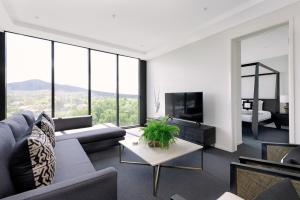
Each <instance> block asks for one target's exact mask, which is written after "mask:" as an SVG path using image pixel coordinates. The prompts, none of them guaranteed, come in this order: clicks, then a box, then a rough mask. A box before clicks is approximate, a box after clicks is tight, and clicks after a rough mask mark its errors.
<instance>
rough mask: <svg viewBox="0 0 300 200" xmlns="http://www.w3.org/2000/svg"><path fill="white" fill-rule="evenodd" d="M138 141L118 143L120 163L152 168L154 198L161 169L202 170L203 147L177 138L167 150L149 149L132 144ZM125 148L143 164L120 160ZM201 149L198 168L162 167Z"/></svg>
mask: <svg viewBox="0 0 300 200" xmlns="http://www.w3.org/2000/svg"><path fill="white" fill-rule="evenodd" d="M136 141H139V139H138V138H126V139H125V140H122V141H119V143H120V151H119V156H120V163H128V164H138V165H150V166H152V167H153V195H154V196H156V194H157V188H158V183H159V175H160V168H161V167H168V168H177V169H189V170H203V147H202V146H201V145H197V144H194V143H191V142H188V141H185V140H182V139H179V138H177V139H176V142H175V143H174V144H171V145H170V146H169V148H167V149H161V148H151V147H149V146H148V144H146V143H144V142H141V141H139V142H138V144H134V142H136ZM124 147H126V148H127V149H129V150H130V151H131V152H133V153H134V154H136V155H137V156H138V157H140V158H141V159H143V160H144V161H145V162H144V163H142V162H134V161H125V160H122V150H123V148H124ZM200 149H201V166H200V167H188V166H171V165H163V163H165V162H167V161H170V160H173V159H175V158H178V157H180V156H183V155H186V154H189V153H192V152H194V151H197V150H200Z"/></svg>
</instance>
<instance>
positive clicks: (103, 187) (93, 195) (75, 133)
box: [0, 111, 125, 200]
mask: <svg viewBox="0 0 300 200" xmlns="http://www.w3.org/2000/svg"><path fill="white" fill-rule="evenodd" d="M91 120H92V118H91V116H85V117H80V118H67V119H55V125H56V126H57V130H58V132H57V134H58V135H59V136H57V142H56V146H55V149H54V150H55V155H56V171H55V177H54V183H53V184H51V185H49V186H45V187H41V188H38V189H34V190H30V191H27V192H23V193H19V194H17V193H16V191H15V189H14V185H13V183H12V181H11V178H10V173H9V160H10V157H11V155H12V152H13V148H14V145H15V144H16V142H17V141H18V140H19V139H20V138H22V134H23V132H24V131H26V130H27V129H28V128H29V126H31V124H32V123H34V116H33V114H32V113H31V112H29V111H26V112H23V113H20V114H16V115H14V116H12V117H10V118H8V119H6V120H3V121H1V122H0V178H1V182H0V199H1V198H2V199H3V200H10V199H14V200H21V199H22V200H23V199H32V200H38V199H46V200H58V199H64V200H77V199H85V200H94V199H95V200H96V199H97V200H99V199H103V200H116V199H117V171H116V170H115V169H114V168H112V167H110V168H106V169H103V170H100V171H96V170H95V169H94V167H93V165H92V163H91V162H90V160H89V158H88V156H87V154H86V152H85V150H86V151H88V152H93V151H98V150H101V149H103V148H107V147H110V146H112V145H115V144H117V142H118V141H119V140H121V139H123V137H124V135H125V131H124V130H123V129H121V128H118V127H113V128H105V127H97V126H96V127H93V126H92V121H91ZM72 128H75V129H74V130H70V129H72Z"/></svg>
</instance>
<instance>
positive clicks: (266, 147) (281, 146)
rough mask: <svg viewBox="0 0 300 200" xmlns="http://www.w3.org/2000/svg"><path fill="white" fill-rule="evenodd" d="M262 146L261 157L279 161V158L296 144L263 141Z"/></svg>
mask: <svg viewBox="0 0 300 200" xmlns="http://www.w3.org/2000/svg"><path fill="white" fill-rule="evenodd" d="M261 145H262V146H261V147H262V148H261V150H262V159H264V160H271V161H277V162H280V161H281V159H282V158H283V157H284V156H285V155H286V154H287V153H288V152H289V151H290V150H291V149H292V148H294V147H297V146H299V145H297V144H286V143H269V142H263V143H262V144H261Z"/></svg>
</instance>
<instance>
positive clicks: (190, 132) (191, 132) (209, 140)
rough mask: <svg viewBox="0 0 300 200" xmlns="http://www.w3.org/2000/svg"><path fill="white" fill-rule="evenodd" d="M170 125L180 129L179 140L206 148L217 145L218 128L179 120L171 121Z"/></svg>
mask: <svg viewBox="0 0 300 200" xmlns="http://www.w3.org/2000/svg"><path fill="white" fill-rule="evenodd" d="M169 124H174V125H176V126H178V127H179V128H180V133H179V138H181V139H184V140H187V141H190V142H193V143H197V144H200V145H202V146H203V147H204V148H206V147H208V146H211V145H212V144H214V143H216V128H215V127H213V126H208V125H204V124H201V125H200V124H197V123H194V122H188V121H183V120H178V119H169Z"/></svg>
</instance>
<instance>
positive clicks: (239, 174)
mask: <svg viewBox="0 0 300 200" xmlns="http://www.w3.org/2000/svg"><path fill="white" fill-rule="evenodd" d="M284 178H290V179H291V181H292V184H293V186H294V188H295V189H296V191H297V193H298V196H299V197H300V175H299V174H296V173H291V172H286V171H281V170H275V169H268V168H264V167H258V166H252V165H245V164H241V163H234V162H233V163H231V164H230V189H231V192H232V193H234V194H236V195H238V196H239V197H241V198H243V199H245V200H252V199H255V198H256V197H257V195H258V194H260V193H261V192H263V191H265V190H267V189H268V188H270V187H271V186H273V185H274V184H276V183H278V182H279V181H281V180H283V179H284Z"/></svg>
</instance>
